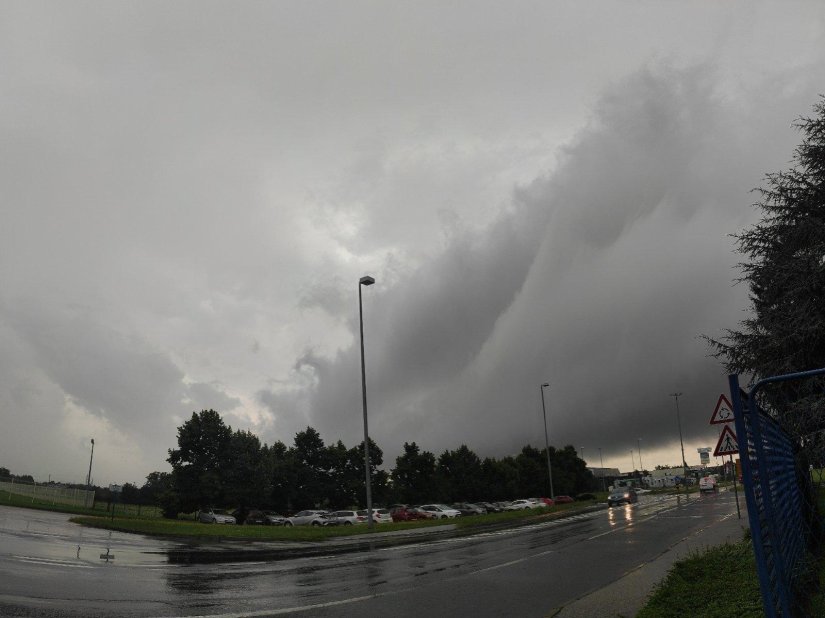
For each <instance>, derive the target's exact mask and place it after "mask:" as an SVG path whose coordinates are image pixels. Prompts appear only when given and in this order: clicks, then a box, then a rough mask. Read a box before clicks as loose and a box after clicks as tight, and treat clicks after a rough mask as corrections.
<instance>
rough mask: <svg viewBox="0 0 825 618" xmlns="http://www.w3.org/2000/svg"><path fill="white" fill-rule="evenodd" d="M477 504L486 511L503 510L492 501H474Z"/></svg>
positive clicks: (497, 511)
mask: <svg viewBox="0 0 825 618" xmlns="http://www.w3.org/2000/svg"><path fill="white" fill-rule="evenodd" d="M476 504H477V505H479V506H483V507H484V508H485V509H487V512H488V513H501V511H502V510H503V509H502V508H501V507H500V506H499V505H498V504H496V503H493V502H476Z"/></svg>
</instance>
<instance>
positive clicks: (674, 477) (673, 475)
mask: <svg viewBox="0 0 825 618" xmlns="http://www.w3.org/2000/svg"><path fill="white" fill-rule="evenodd" d="M684 476H685V469H684V468H683V467H682V466H679V467H678V468H662V469H660V470H651V471H650V475H648V476H646V477H645V479H644V482H645V485H647V486H648V487H652V488H655V487H674V486H676V485H679V484H681V483H682V480H683V477H684Z"/></svg>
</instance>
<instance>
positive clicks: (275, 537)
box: [71, 501, 594, 541]
mask: <svg viewBox="0 0 825 618" xmlns="http://www.w3.org/2000/svg"><path fill="white" fill-rule="evenodd" d="M593 504H594V502H593V501H588V502H575V503H572V504H564V505H559V506H557V507H554V508H552V509H550V511H546V510H545V509H531V510H524V511H511V512H505V513H489V514H487V515H473V516H470V517H459V518H456V519H440V520H428V521H416V522H398V523H393V524H377V525H376V526H375V528H374V530H375V532H389V531H394V530H409V529H412V528H427V527H432V526H441V525H444V524H453V525H455V526H456V527H457V528H458V529H459V530H462V531H469V530H472V529H474V528H489V527H495V526H499V525H507V524H515V523H517V522H519V521H521V520H534V521H541V520H545V519H552V518H555V517H560V516H562V515H564V514H567V513H570V512H571V511H576V510H581V509H583V508H585V507H587V506H591V505H593ZM71 521H73V522H75V523H78V524H82V525H84V526H91V527H94V528H104V529H107V530H118V531H120V532H131V533H134V534H146V535H151V536H165V537H186V538H202V539H210V540H218V539H233V540H239V541H242V540H249V541H322V540H324V539H329V538H334V537H342V536H353V535H362V534H369V533H370V532H369V529H368V528H367V526H365V525H359V526H333V527H329V528H327V527H322V526H295V527H282V526H229V525H216V524H202V523H198V522H195V521H186V520H179V519H177V520H175V519H158V518H155V519H148V518H144V519H137V518H125V517H118V516H115V517H114V519H112V518H109V517H105V516H104V517H90V516H80V517H72V519H71Z"/></svg>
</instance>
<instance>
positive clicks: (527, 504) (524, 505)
mask: <svg viewBox="0 0 825 618" xmlns="http://www.w3.org/2000/svg"><path fill="white" fill-rule="evenodd" d="M539 506H546V505H545V504H543V503H542V504H541V505H539V504H536V503H535V502H533V501H532V500H528V499H526V498H522V499H519V500H513V501H512V502H511V503H510V504H508V505H507V506H505V507H504V510H505V511H522V510H527V509H535V508H538V507H539Z"/></svg>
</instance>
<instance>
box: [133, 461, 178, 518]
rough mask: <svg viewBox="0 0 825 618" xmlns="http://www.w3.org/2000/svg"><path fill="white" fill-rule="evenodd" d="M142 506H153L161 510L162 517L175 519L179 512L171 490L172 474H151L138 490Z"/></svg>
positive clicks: (176, 500) (174, 495)
mask: <svg viewBox="0 0 825 618" xmlns="http://www.w3.org/2000/svg"><path fill="white" fill-rule="evenodd" d="M140 495H141V500H142V503H143V504H154V505H157V506H159V507H160V508H161V511H162V512H163V516H164V517H166V518H169V519H175V518H176V517H177V516H178V512H179V511H180V508H179V505H178V498H177V495H176V494H175V492H174V491H173V489H172V474H171V473H169V472H151V473H150V474H149V475H148V476H147V477H146V482H145V483H144V484H143V487H141V488H140Z"/></svg>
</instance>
